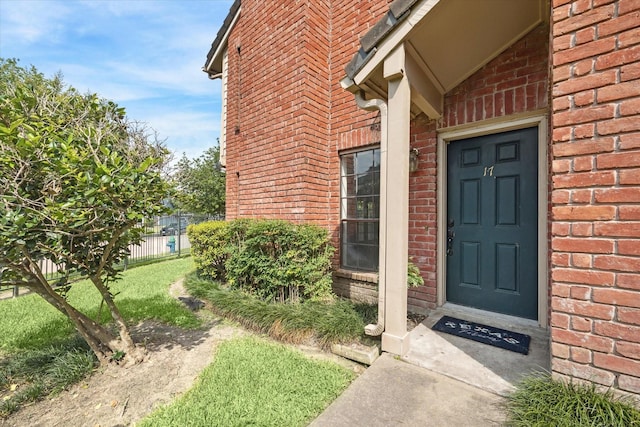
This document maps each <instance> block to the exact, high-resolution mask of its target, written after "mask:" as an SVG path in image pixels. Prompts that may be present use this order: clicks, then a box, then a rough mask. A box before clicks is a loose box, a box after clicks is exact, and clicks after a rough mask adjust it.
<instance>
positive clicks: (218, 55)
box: [202, 0, 242, 78]
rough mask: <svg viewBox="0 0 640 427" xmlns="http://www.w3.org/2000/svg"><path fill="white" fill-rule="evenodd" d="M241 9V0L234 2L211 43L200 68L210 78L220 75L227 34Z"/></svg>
mask: <svg viewBox="0 0 640 427" xmlns="http://www.w3.org/2000/svg"><path fill="white" fill-rule="evenodd" d="M241 9H242V8H241V0H235V1H234V2H233V4H232V5H231V8H230V9H229V13H228V14H227V17H226V18H225V19H224V22H223V24H222V26H221V27H220V29H219V30H218V34H217V35H216V38H215V40H214V41H213V43H211V49H209V53H208V54H207V60H206V62H205V64H204V66H203V67H202V71H204V72H205V73H207V74H209V76H210V78H218V77H220V75H221V74H222V54H223V53H224V50H225V48H226V46H227V40H228V39H229V34H230V33H231V30H232V29H233V27H234V26H235V24H236V22H237V21H238V18H239V17H240V10H241Z"/></svg>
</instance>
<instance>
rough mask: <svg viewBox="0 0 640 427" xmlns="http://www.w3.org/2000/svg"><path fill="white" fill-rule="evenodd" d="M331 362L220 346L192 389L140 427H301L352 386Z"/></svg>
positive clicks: (256, 343) (251, 341)
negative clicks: (217, 426) (215, 426)
mask: <svg viewBox="0 0 640 427" xmlns="http://www.w3.org/2000/svg"><path fill="white" fill-rule="evenodd" d="M353 378H354V374H353V373H352V372H350V371H349V370H347V369H345V368H343V367H341V366H339V365H337V364H335V363H332V362H324V361H316V360H311V359H309V358H307V357H305V356H304V355H303V354H302V353H299V352H296V351H293V350H291V349H288V348H286V347H284V346H282V345H280V344H273V343H268V342H266V341H264V340H260V339H256V338H242V339H235V340H232V341H227V342H224V343H222V344H221V345H220V347H219V348H218V350H217V352H216V356H215V359H214V361H213V363H212V364H211V365H210V366H209V367H207V368H206V369H205V370H204V371H203V372H202V374H201V375H200V377H199V378H198V380H197V383H196V385H195V386H194V387H193V388H192V389H191V390H189V391H188V392H187V393H186V394H185V395H184V396H182V397H181V398H180V399H178V400H177V401H175V402H174V403H173V404H171V405H169V406H166V407H163V408H160V409H159V410H157V411H156V412H154V413H153V414H151V415H150V416H149V417H147V418H146V419H144V420H142V422H141V423H140V424H139V425H140V426H142V427H144V426H154V427H162V426H187V425H188V426H194V427H195V426H203V427H204V426H212V425H219V426H230V427H232V426H238V427H240V426H274V427H275V426H303V425H307V424H308V423H309V422H310V421H311V420H312V419H314V418H315V417H317V416H318V415H319V414H320V412H322V411H323V410H324V409H325V408H326V407H327V406H328V405H329V403H331V401H333V400H334V399H335V398H336V397H338V396H339V395H340V393H342V391H343V390H344V389H345V388H346V387H347V386H348V385H349V383H350V382H351V381H352V380H353Z"/></svg>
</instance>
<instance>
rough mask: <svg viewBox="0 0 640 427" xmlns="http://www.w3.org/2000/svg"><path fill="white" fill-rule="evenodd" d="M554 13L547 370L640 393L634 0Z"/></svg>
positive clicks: (562, 4)
mask: <svg viewBox="0 0 640 427" xmlns="http://www.w3.org/2000/svg"><path fill="white" fill-rule="evenodd" d="M552 21H553V22H552V53H553V72H552V73H553V88H552V109H553V117H552V120H551V123H552V143H553V149H552V155H553V161H552V182H553V189H552V193H551V197H552V203H553V208H552V227H551V232H552V241H551V249H552V256H551V260H552V269H551V287H552V300H551V307H552V310H553V313H552V315H551V338H552V346H551V351H552V370H553V371H554V373H555V374H556V375H559V376H571V377H574V378H580V379H584V380H589V381H594V382H596V383H598V384H602V385H604V386H607V387H609V386H613V387H615V388H618V389H619V390H622V391H626V392H631V393H640V273H639V272H640V243H639V241H638V237H640V208H638V203H640V27H639V23H640V1H638V0H619V1H612V0H608V1H607V0H580V1H568V0H554V1H553V11H552Z"/></svg>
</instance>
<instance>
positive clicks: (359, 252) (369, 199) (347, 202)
mask: <svg viewBox="0 0 640 427" xmlns="http://www.w3.org/2000/svg"><path fill="white" fill-rule="evenodd" d="M340 164H341V165H340V169H341V170H340V210H341V213H340V218H341V223H340V228H341V235H340V258H341V260H340V262H341V265H342V267H343V268H347V269H350V270H361V271H377V270H378V234H379V233H378V232H379V222H380V219H379V218H380V149H379V148H375V149H371V150H365V151H358V152H355V153H349V154H344V155H343V156H341V158H340Z"/></svg>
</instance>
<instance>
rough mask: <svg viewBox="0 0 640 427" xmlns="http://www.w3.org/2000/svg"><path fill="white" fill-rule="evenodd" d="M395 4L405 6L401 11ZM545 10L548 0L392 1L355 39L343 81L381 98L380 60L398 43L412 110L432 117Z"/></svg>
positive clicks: (544, 16)
mask: <svg viewBox="0 0 640 427" xmlns="http://www.w3.org/2000/svg"><path fill="white" fill-rule="evenodd" d="M398 3H404V4H408V3H409V4H411V5H410V6H408V7H405V8H404V10H402V9H401V8H399V7H398ZM394 5H396V7H395V8H394ZM394 11H396V12H397V11H401V12H402V14H401V15H400V16H394V15H393V14H394ZM547 11H548V0H518V1H514V0H482V1H477V0H419V1H414V2H412V1H410V0H408V1H407V0H396V1H395V2H393V3H392V4H391V5H390V10H389V12H388V14H387V15H386V16H385V17H384V18H383V20H382V21H381V22H379V23H378V24H377V25H376V26H375V27H374V28H373V29H372V30H371V31H370V32H369V33H367V34H366V35H365V36H364V37H363V38H362V39H361V45H362V48H361V49H360V51H359V52H358V54H357V55H356V56H355V57H354V58H353V60H352V61H351V63H350V64H349V65H348V66H347V69H346V71H347V78H346V79H345V80H344V81H343V86H344V87H345V88H347V89H349V90H352V91H353V90H357V89H364V90H365V92H366V93H367V96H368V97H383V98H386V95H387V93H386V92H387V82H386V79H385V78H384V76H383V64H384V60H385V58H387V57H388V56H389V54H390V52H391V51H392V50H393V49H395V48H396V47H397V46H398V45H400V44H402V43H404V47H405V51H406V52H407V66H406V70H405V71H406V74H408V77H409V81H410V83H411V86H412V95H411V99H412V112H413V114H418V113H419V112H424V113H426V114H427V115H428V116H429V117H430V118H438V117H439V116H440V115H441V112H442V98H443V95H444V94H445V93H447V92H449V91H450V90H452V89H453V88H455V87H456V86H457V85H458V84H460V83H461V82H463V81H464V80H465V79H466V78H467V77H469V76H471V75H472V74H473V73H474V72H475V71H477V70H478V69H480V68H481V67H482V66H484V65H485V64H487V63H488V62H489V61H491V60H492V59H493V58H495V57H496V56H498V55H499V54H500V53H501V52H503V51H504V50H505V49H506V48H508V47H509V46H511V45H512V44H513V43H514V42H516V41H517V40H518V39H520V38H521V37H523V36H524V35H525V34H527V33H528V32H529V31H531V30H532V29H533V28H534V27H536V26H537V25H538V24H540V23H541V22H543V21H544V20H546V19H547V18H548V13H547ZM381 27H382V28H381ZM381 29H382V30H381ZM350 86H351V87H350ZM356 88H357V89H356Z"/></svg>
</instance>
